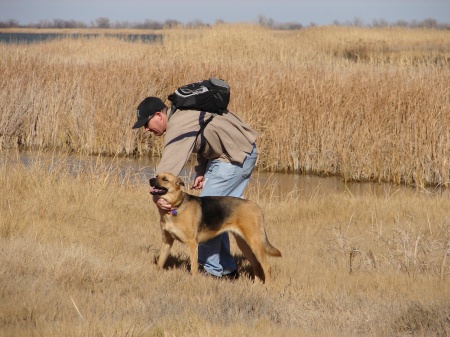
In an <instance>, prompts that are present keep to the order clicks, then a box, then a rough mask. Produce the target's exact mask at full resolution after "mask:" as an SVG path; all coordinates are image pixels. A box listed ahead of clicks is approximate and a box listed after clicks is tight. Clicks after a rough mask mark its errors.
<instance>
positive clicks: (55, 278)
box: [0, 154, 450, 336]
mask: <svg viewBox="0 0 450 337" xmlns="http://www.w3.org/2000/svg"><path fill="white" fill-rule="evenodd" d="M43 158H47V159H43ZM43 158H42V159H35V160H34V161H32V162H31V163H28V164H27V165H24V164H21V163H20V161H19V160H17V159H15V156H14V155H11V154H9V155H7V156H6V155H5V156H4V157H3V162H2V163H1V165H0V195H1V196H2V197H1V199H0V214H1V217H0V289H1V292H0V299H1V300H0V336H448V335H449V334H450V324H449V323H450V261H449V260H450V256H448V255H449V250H450V216H449V215H450V214H449V208H448V205H449V196H448V191H444V193H445V194H446V195H438V194H436V195H432V194H425V193H423V192H420V191H413V190H410V189H407V188H400V189H398V188H396V187H393V188H392V191H388V192H386V194H385V195H378V196H377V195H372V194H370V193H369V194H366V195H359V196H356V195H352V194H350V193H337V192H335V193H333V192H330V191H326V190H321V189H320V188H319V189H317V190H315V191H314V192H313V193H308V194H304V193H301V192H300V191H299V192H298V193H291V194H290V195H288V196H287V195H285V196H277V195H276V194H275V193H271V190H270V186H263V185H261V184H259V183H258V181H252V182H251V184H250V186H249V189H248V191H247V193H246V197H247V198H250V199H252V200H255V201H257V202H258V203H259V204H260V205H261V206H262V207H263V209H264V212H265V216H266V221H267V233H268V237H269V239H270V241H271V242H272V243H273V244H274V245H275V246H276V247H278V248H280V250H281V251H282V253H283V257H282V258H271V259H270V263H271V266H272V271H273V278H272V280H271V282H270V283H268V284H265V285H261V284H257V283H253V282H252V279H251V268H250V265H249V263H248V262H247V261H246V260H244V259H243V257H242V255H241V254H240V252H239V251H238V250H237V248H236V246H235V243H234V240H233V239H232V243H233V245H232V252H233V254H235V257H236V259H237V261H238V265H239V270H240V273H241V277H240V278H239V279H238V280H236V281H233V282H231V281H225V280H217V279H212V278H209V277H206V276H201V275H199V276H191V275H190V274H189V272H188V269H189V259H188V253H187V248H186V247H184V246H183V245H181V244H179V243H176V244H175V245H174V249H173V250H172V257H171V258H170V260H169V263H168V264H169V265H168V269H167V270H164V271H157V270H156V268H155V265H154V263H153V261H154V258H155V256H156V255H157V254H158V249H159V244H160V230H159V224H158V215H157V211H156V207H155V206H154V205H153V203H152V202H151V200H150V196H149V194H148V190H149V188H148V186H147V183H146V181H145V177H143V176H141V175H140V174H139V172H137V173H136V172H134V173H133V172H132V171H129V172H125V173H123V172H122V173H121V172H120V170H119V169H118V166H116V164H109V165H105V164H104V163H102V159H101V158H98V159H95V160H92V161H91V162H90V163H91V164H90V165H86V164H84V165H83V166H79V167H77V166H76V165H74V163H73V162H71V161H70V160H67V157H65V156H64V155H61V154H58V155H57V156H56V157H53V158H50V159H48V157H43ZM6 160H8V162H9V163H8V164H5V161H6Z"/></svg>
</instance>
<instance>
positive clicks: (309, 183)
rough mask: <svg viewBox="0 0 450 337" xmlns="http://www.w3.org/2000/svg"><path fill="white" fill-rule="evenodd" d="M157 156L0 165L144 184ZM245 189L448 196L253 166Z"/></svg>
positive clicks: (52, 157)
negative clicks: (113, 177) (41, 167)
mask: <svg viewBox="0 0 450 337" xmlns="http://www.w3.org/2000/svg"><path fill="white" fill-rule="evenodd" d="M158 160H159V159H157V158H138V159H136V158H123V157H116V158H111V157H101V156H78V155H66V154H59V153H42V152H32V151H20V152H8V151H3V152H1V153H0V166H1V165H8V163H12V162H15V161H16V162H17V161H20V162H21V163H23V164H24V165H26V166H30V165H33V164H36V163H38V164H39V165H44V166H45V167H48V168H49V170H51V169H52V168H55V167H56V168H57V169H58V170H61V169H62V170H67V171H69V172H71V173H72V174H74V175H76V174H81V173H83V172H105V171H108V172H112V173H113V174H117V175H118V176H119V178H120V179H124V180H126V181H127V183H130V184H134V185H141V184H142V185H147V184H148V180H149V179H150V178H151V177H152V176H153V174H154V169H155V167H156V165H157V163H158ZM181 176H183V177H184V178H185V179H187V180H189V181H191V182H192V181H193V179H194V176H193V168H192V165H186V168H185V170H184V171H183V172H182V173H181ZM248 189H253V190H254V192H256V193H259V194H264V195H269V196H273V197H278V198H283V197H287V196H289V195H292V196H298V195H302V196H307V197H308V196H311V197H313V196H314V195H317V194H321V195H323V194H330V193H338V194H339V193H344V194H349V195H353V196H364V195H371V196H378V197H383V196H391V195H394V194H397V193H399V192H417V191H420V192H423V193H426V194H430V195H445V196H449V197H450V189H448V188H443V187H440V188H436V187H427V188H413V187H407V186H403V185H395V184H390V183H376V182H345V181H344V179H343V178H342V177H340V176H326V177H320V176H317V175H311V174H296V173H275V172H261V171H258V170H256V169H255V171H254V172H253V174H252V177H251V179H250V183H249V185H248Z"/></svg>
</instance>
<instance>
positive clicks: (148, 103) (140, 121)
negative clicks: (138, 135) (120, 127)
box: [133, 96, 166, 129]
mask: <svg viewBox="0 0 450 337" xmlns="http://www.w3.org/2000/svg"><path fill="white" fill-rule="evenodd" d="M165 107H166V105H165V104H164V103H163V101H161V100H160V99H159V98H158V97H152V96H151V97H147V98H146V99H144V100H143V101H142V102H141V103H140V104H139V105H138V107H137V110H136V116H137V122H136V123H134V125H133V129H138V128H141V127H143V126H144V125H145V124H147V122H148V119H149V117H150V116H153V115H154V114H155V113H156V112H157V111H161V110H162V109H164V108H165Z"/></svg>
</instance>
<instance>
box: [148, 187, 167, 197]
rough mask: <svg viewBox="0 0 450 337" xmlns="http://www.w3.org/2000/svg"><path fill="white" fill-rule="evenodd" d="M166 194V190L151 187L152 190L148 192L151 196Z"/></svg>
mask: <svg viewBox="0 0 450 337" xmlns="http://www.w3.org/2000/svg"><path fill="white" fill-rule="evenodd" d="M166 193H167V188H164V187H161V188H157V187H154V186H152V189H151V190H150V194H151V195H162V194H166Z"/></svg>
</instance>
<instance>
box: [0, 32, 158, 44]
mask: <svg viewBox="0 0 450 337" xmlns="http://www.w3.org/2000/svg"><path fill="white" fill-rule="evenodd" d="M98 36H106V37H112V38H117V39H121V40H125V41H130V42H136V41H140V42H148V43H155V42H161V41H162V35H161V34H113V33H108V34H94V33H83V34H81V33H70V34H61V33H0V43H8V44H11V43H39V42H45V41H52V40H61V39H77V38H81V37H82V38H96V37H98Z"/></svg>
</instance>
